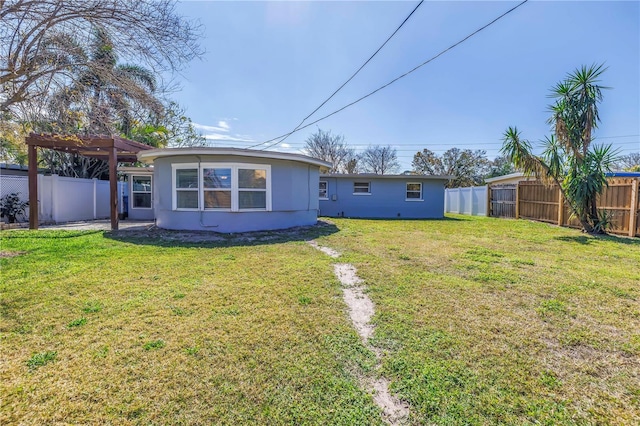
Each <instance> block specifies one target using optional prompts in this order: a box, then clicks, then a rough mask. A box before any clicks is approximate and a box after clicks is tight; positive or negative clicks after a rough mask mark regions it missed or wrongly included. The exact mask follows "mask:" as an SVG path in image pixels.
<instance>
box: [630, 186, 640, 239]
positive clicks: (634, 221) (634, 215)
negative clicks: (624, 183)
mask: <svg viewBox="0 0 640 426" xmlns="http://www.w3.org/2000/svg"><path fill="white" fill-rule="evenodd" d="M639 187H640V179H634V180H633V181H631V206H630V207H629V236H630V237H635V236H636V227H637V226H638V190H639Z"/></svg>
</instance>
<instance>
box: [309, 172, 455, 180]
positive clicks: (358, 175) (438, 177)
mask: <svg viewBox="0 0 640 426" xmlns="http://www.w3.org/2000/svg"><path fill="white" fill-rule="evenodd" d="M320 177H321V178H339V179H357V178H360V179H420V180H449V179H453V178H454V176H449V175H379V174H375V173H330V174H327V173H323V174H321V175H320Z"/></svg>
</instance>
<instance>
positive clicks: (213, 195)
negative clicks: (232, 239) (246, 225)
mask: <svg viewBox="0 0 640 426" xmlns="http://www.w3.org/2000/svg"><path fill="white" fill-rule="evenodd" d="M172 167H173V185H174V186H173V209H174V210H220V211H233V212H237V211H252V210H271V182H270V179H271V176H270V175H271V166H270V165H264V164H260V165H256V164H227V163H201V164H199V165H198V164H173V165H172Z"/></svg>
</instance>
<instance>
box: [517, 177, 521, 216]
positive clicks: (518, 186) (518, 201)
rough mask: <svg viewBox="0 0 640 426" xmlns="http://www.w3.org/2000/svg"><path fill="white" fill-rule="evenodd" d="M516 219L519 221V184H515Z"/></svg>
mask: <svg viewBox="0 0 640 426" xmlns="http://www.w3.org/2000/svg"><path fill="white" fill-rule="evenodd" d="M516 219H520V182H518V183H516Z"/></svg>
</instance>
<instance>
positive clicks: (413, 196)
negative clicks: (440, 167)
mask: <svg viewBox="0 0 640 426" xmlns="http://www.w3.org/2000/svg"><path fill="white" fill-rule="evenodd" d="M407 201H422V184H421V183H419V182H409V183H407Z"/></svg>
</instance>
